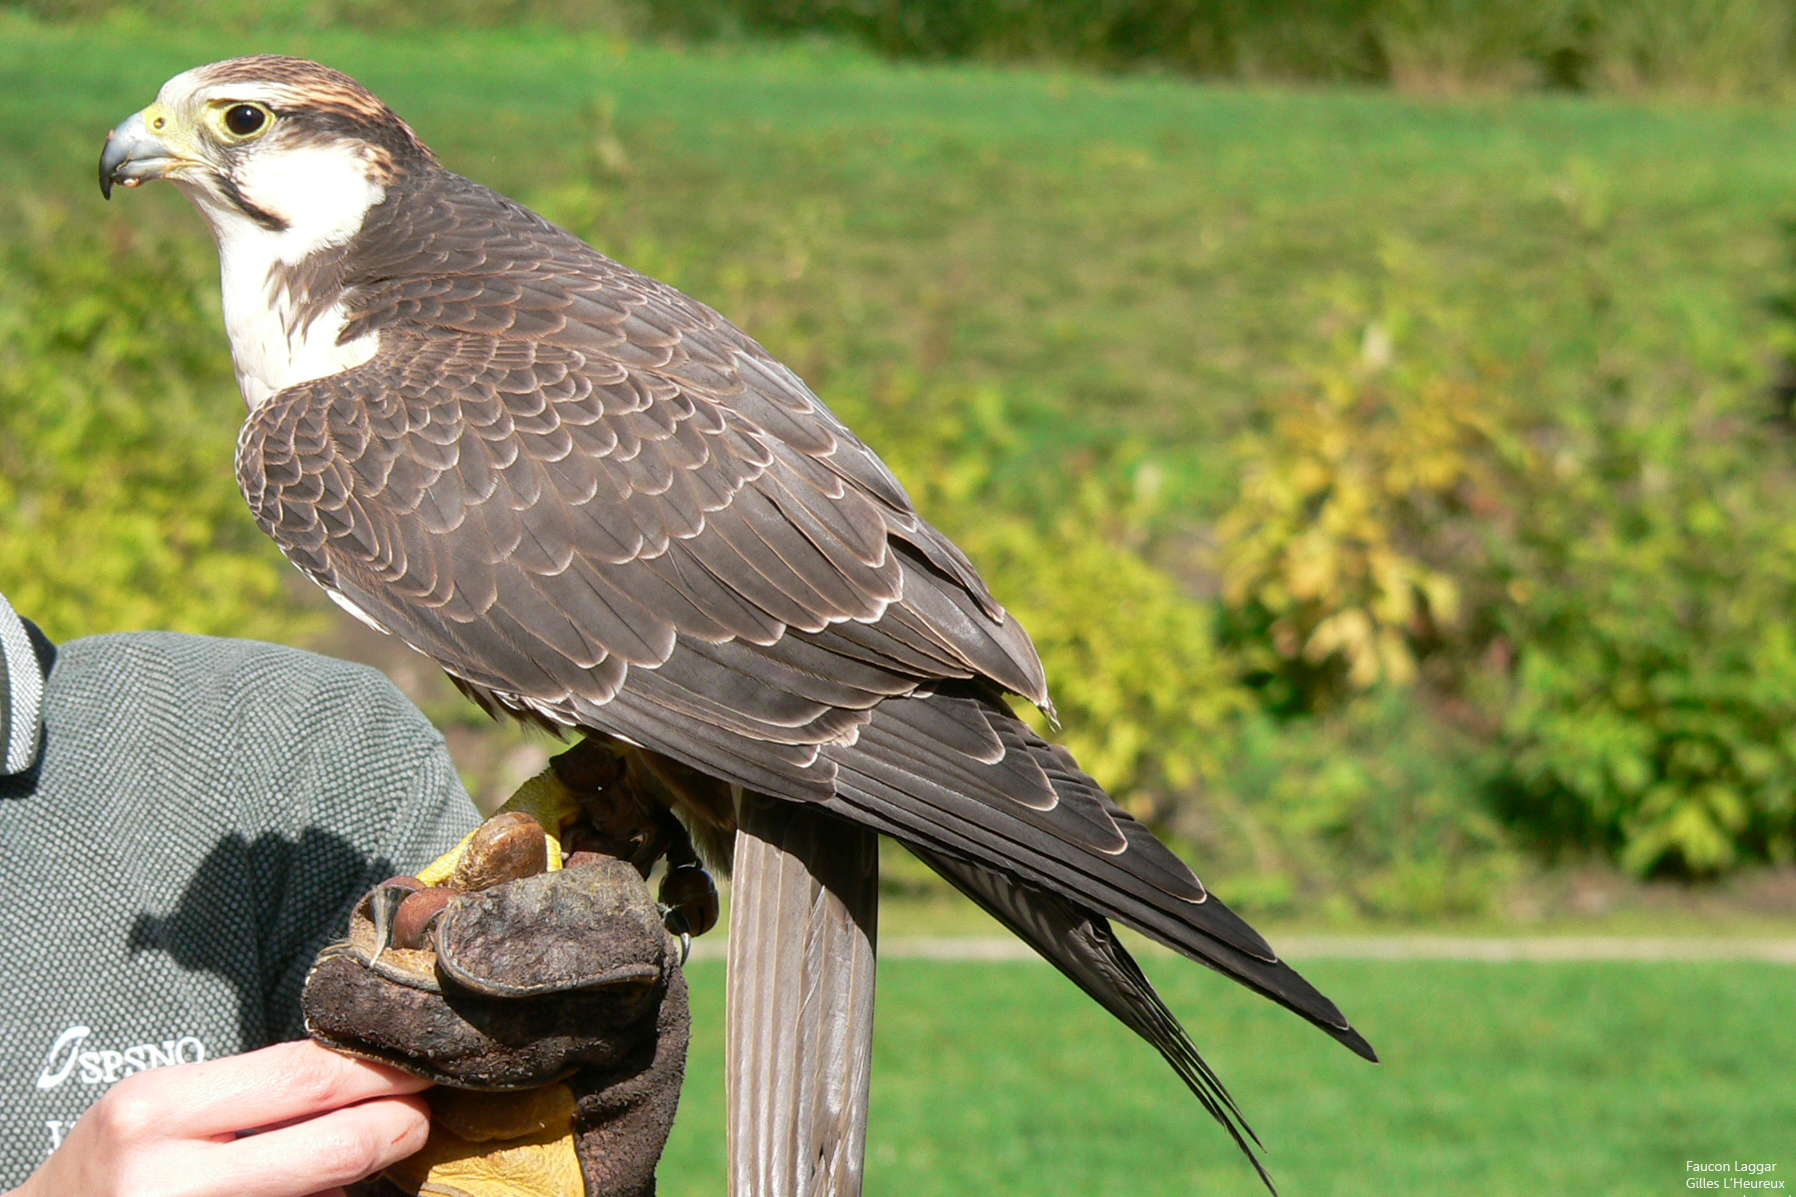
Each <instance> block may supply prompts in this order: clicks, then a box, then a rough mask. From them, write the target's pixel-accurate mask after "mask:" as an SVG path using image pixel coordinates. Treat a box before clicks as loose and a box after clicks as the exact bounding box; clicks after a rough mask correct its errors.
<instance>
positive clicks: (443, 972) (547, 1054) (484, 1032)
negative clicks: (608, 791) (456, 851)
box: [303, 813, 689, 1197]
mask: <svg viewBox="0 0 1796 1197" xmlns="http://www.w3.org/2000/svg"><path fill="white" fill-rule="evenodd" d="M542 836H543V833H542V829H541V827H540V825H538V824H536V823H535V821H534V820H532V819H530V818H529V817H528V816H525V815H519V814H515V813H514V814H505V815H499V816H495V818H494V819H492V820H489V821H488V823H486V824H485V825H483V826H482V828H481V829H480V831H478V832H476V833H475V835H474V837H472V839H471V840H470V841H469V843H468V846H467V851H466V853H465V854H464V856H463V857H462V859H461V862H460V864H458V866H457V867H456V870H455V875H454V876H453V877H451V878H450V879H449V881H448V882H446V883H445V884H444V885H442V886H439V887H434V888H427V887H423V886H421V885H420V883H419V882H418V881H417V880H416V879H415V878H395V879H393V880H392V881H389V882H386V883H384V884H383V885H380V886H377V887H376V888H375V889H374V890H373V891H372V892H370V893H369V895H368V896H367V897H366V898H364V899H363V900H362V902H361V904H360V905H359V906H358V908H357V909H356V911H355V914H354V915H353V917H352V918H351V921H350V928H349V935H348V937H347V938H345V939H343V940H340V941H338V942H337V943H335V944H332V945H331V946H329V947H327V948H326V949H325V950H324V951H323V952H321V953H319V956H318V959H317V961H316V963H315V964H314V965H313V967H312V973H311V975H310V976H309V977H308V978H307V979H306V988H305V995H304V999H303V1001H304V1009H305V1017H306V1029H307V1031H308V1032H309V1033H310V1034H311V1035H312V1037H313V1038H314V1039H317V1040H318V1041H319V1042H321V1043H324V1044H325V1045H327V1046H329V1047H333V1048H336V1049H338V1050H341V1051H345V1052H348V1053H350V1054H352V1055H356V1056H361V1057H364V1058H366V1059H372V1060H379V1061H381V1062H383V1063H387V1064H392V1065H394V1066H396V1067H399V1068H403V1069H405V1070H407V1071H409V1072H414V1073H417V1074H419V1075H421V1076H426V1077H429V1078H431V1079H432V1080H435V1081H437V1082H438V1087H437V1088H435V1089H433V1090H431V1091H430V1094H429V1100H430V1103H431V1110H432V1119H431V1122H432V1130H431V1137H430V1142H429V1144H428V1145H427V1146H426V1147H425V1149H424V1150H423V1151H422V1152H420V1153H419V1154H418V1155H417V1156H414V1157H412V1159H410V1160H408V1161H406V1162H405V1163H404V1164H401V1165H399V1166H397V1167H395V1168H392V1169H389V1170H388V1172H387V1173H386V1174H385V1176H384V1178H383V1183H384V1184H387V1185H390V1186H393V1187H394V1188H397V1190H398V1191H399V1192H403V1193H412V1194H425V1195H430V1197H638V1195H647V1194H653V1193H654V1191H655V1164H656V1163H657V1161H659V1159H660V1157H661V1150H662V1148H663V1146H664V1145H665V1144H666V1142H667V1134H668V1131H669V1129H670V1128H671V1126H672V1125H673V1117H674V1110H675V1107H676V1105H677V1104H678V1101H679V1092H680V1082H681V1079H682V1076H683V1074H684V1070H685V1061H686V1044H687V1037H688V1030H689V1022H688V1013H687V1004H686V984H685V979H684V977H683V976H682V975H681V972H680V968H679V959H680V943H679V941H678V940H677V939H675V938H674V937H673V936H671V935H669V934H668V932H667V931H666V930H665V929H664V928H663V926H662V914H661V910H660V908H659V907H658V906H657V905H656V903H655V901H654V900H653V898H652V897H651V896H650V895H649V891H648V888H647V886H646V885H645V883H644V881H643V877H642V874H641V873H640V872H639V871H638V870H637V868H636V867H635V866H633V865H631V864H629V863H627V862H625V861H622V860H618V859H616V858H613V857H608V856H601V855H597V854H594V853H588V852H580V853H576V854H575V855H574V856H572V857H571V858H569V860H568V864H567V867H566V868H563V869H559V870H556V871H553V872H549V871H543V870H544V869H545V868H546V865H547V860H546V856H547V854H546V853H544V852H543V851H542ZM385 1191H388V1192H391V1191H392V1188H389V1189H387V1190H385Z"/></svg>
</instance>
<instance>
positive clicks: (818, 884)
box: [726, 795, 879, 1197]
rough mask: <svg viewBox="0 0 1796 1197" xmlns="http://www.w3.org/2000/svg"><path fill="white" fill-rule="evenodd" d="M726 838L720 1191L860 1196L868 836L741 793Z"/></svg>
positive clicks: (869, 931)
mask: <svg viewBox="0 0 1796 1197" xmlns="http://www.w3.org/2000/svg"><path fill="white" fill-rule="evenodd" d="M740 811H741V814H740V820H741V822H740V829H739V830H738V832H737V835H736V848H735V870H734V901H733V902H732V904H731V907H730V960H729V982H728V984H729V990H728V1009H727V1012H726V1023H727V1029H726V1055H727V1060H728V1063H727V1065H726V1073H727V1090H728V1104H729V1115H728V1117H729V1174H730V1192H731V1193H733V1194H736V1195H738V1197H853V1195H855V1194H858V1193H859V1192H860V1190H861V1176H862V1160H863V1156H864V1153H865V1150H866V1135H867V1087H868V1076H869V1073H870V1069H871V1051H872V1039H873V946H874V918H875V912H876V910H877V904H878V900H879V891H878V861H879V855H878V849H879V843H878V837H877V836H875V835H874V833H873V832H871V831H869V830H867V829H866V828H865V827H857V826H855V825H854V824H852V823H847V822H844V821H843V820H841V819H838V818H836V817H834V816H832V815H828V814H825V813H823V812H821V811H819V810H817V809H816V808H815V807H810V806H804V805H801V804H798V803H792V802H772V801H767V800H764V799H760V798H757V797H756V796H754V795H748V796H746V797H745V798H744V799H743V802H742V804H741V808H740Z"/></svg>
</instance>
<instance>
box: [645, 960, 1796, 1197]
mask: <svg viewBox="0 0 1796 1197" xmlns="http://www.w3.org/2000/svg"><path fill="white" fill-rule="evenodd" d="M1148 968H1149V971H1150V972H1151V973H1153V974H1154V978H1155V981H1156V983H1157V984H1158V985H1160V987H1161V988H1162V991H1163V992H1164V993H1165V994H1166V997H1167V999H1168V1001H1169V1002H1170V1003H1171V1004H1172V1006H1173V1007H1174V1009H1176V1010H1178V1011H1179V1012H1180V1013H1181V1014H1182V1015H1183V1016H1184V1018H1185V1020H1186V1022H1187V1026H1188V1027H1189V1029H1190V1031H1191V1033H1192V1036H1193V1038H1194V1039H1195V1040H1196V1042H1197V1043H1198V1045H1199V1047H1200V1049H1202V1050H1203V1051H1204V1052H1205V1054H1206V1057H1207V1058H1208V1059H1209V1061H1210V1062H1211V1064H1213V1065H1214V1066H1215V1067H1216V1069H1217V1070H1218V1072H1220V1073H1221V1075H1222V1077H1223V1080H1224V1081H1225V1082H1226V1083H1227V1084H1228V1085H1229V1087H1230V1090H1231V1092H1233V1093H1234V1095H1235V1098H1236V1100H1237V1101H1238V1102H1239V1103H1240V1104H1241V1106H1242V1108H1243V1109H1244V1110H1245V1111H1246V1113H1247V1116H1248V1118H1249V1119H1250V1121H1251V1122H1252V1124H1253V1126H1254V1128H1255V1130H1257V1131H1258V1132H1259V1135H1260V1137H1261V1139H1262V1140H1263V1141H1264V1142H1265V1144H1266V1147H1267V1155H1266V1159H1267V1161H1268V1164H1269V1166H1270V1168H1271V1169H1272V1172H1273V1176H1274V1179H1275V1180H1276V1181H1277V1182H1278V1184H1279V1186H1280V1191H1281V1192H1283V1193H1285V1194H1287V1195H1292V1197H1295V1195H1302V1194H1314V1195H1318V1197H1319V1195H1322V1194H1365V1195H1368V1197H1372V1195H1388V1194H1418V1195H1423V1194H1427V1195H1436V1194H1478V1195H1481V1197H1498V1195H1508V1194H1515V1195H1517V1197H1523V1195H1534V1194H1543V1193H1551V1194H1579V1195H1583V1194H1593V1195H1594V1194H1613V1195H1616V1197H1631V1195H1636V1194H1637V1195H1639V1197H1658V1195H1663V1194H1669V1193H1672V1192H1674V1191H1678V1192H1681V1191H1683V1190H1684V1178H1685V1175H1686V1173H1685V1171H1684V1165H1685V1161H1686V1160H1696V1161H1699V1162H1711V1161H1714V1162H1720V1161H1732V1160H1744V1161H1756V1162H1760V1163H1775V1164H1776V1165H1777V1171H1776V1172H1775V1173H1770V1174H1769V1175H1771V1176H1775V1177H1783V1178H1785V1179H1786V1180H1787V1179H1788V1176H1789V1174H1790V1173H1791V1172H1792V1171H1796V1083H1793V1081H1796V1021H1793V1020H1792V1019H1791V1018H1790V1010H1791V995H1792V992H1793V985H1792V982H1793V980H1796V977H1793V976H1792V972H1791V970H1790V969H1789V968H1787V967H1782V966H1776V965H1752V964H1615V963H1609V964H1551V965H1545V964H1533V965H1521V964H1503V965H1488V964H1461V963H1443V962H1438V961H1436V962H1422V961H1418V962H1400V963H1377V964H1373V963H1361V962H1341V961H1334V962H1328V961H1319V962H1317V963H1315V964H1313V965H1310V966H1308V967H1306V968H1305V970H1304V971H1305V973H1306V975H1309V976H1310V977H1312V979H1314V980H1315V981H1316V982H1317V983H1318V984H1319V985H1320V986H1321V987H1322V988H1323V989H1324V990H1325V991H1326V992H1327V993H1329V994H1330V995H1331V996H1333V997H1334V998H1336V999H1337V1000H1338V1001H1339V1002H1340V1004H1341V1005H1342V1007H1343V1008H1345V1009H1346V1010H1347V1011H1348V1013H1349V1015H1350V1016H1351V1017H1352V1018H1353V1019H1354V1021H1355V1022H1356V1024H1357V1025H1359V1026H1360V1027H1361V1028H1363V1029H1364V1031H1365V1032H1366V1034H1367V1036H1368V1037H1369V1038H1370V1039H1371V1040H1372V1042H1373V1044H1374V1045H1376V1046H1377V1048H1378V1049H1379V1051H1380V1052H1381V1053H1382V1055H1383V1057H1384V1063H1383V1064H1382V1065H1380V1066H1378V1067H1372V1066H1370V1065H1367V1064H1365V1063H1363V1062H1362V1061H1360V1060H1358V1059H1357V1058H1355V1057H1353V1056H1351V1055H1349V1054H1348V1053H1347V1052H1345V1051H1343V1050H1341V1049H1340V1048H1339V1047H1336V1046H1335V1045H1334V1044H1333V1043H1332V1042H1331V1041H1329V1040H1328V1039H1327V1038H1325V1037H1324V1036H1323V1035H1321V1034H1320V1033H1318V1032H1316V1031H1314V1030H1312V1029H1311V1028H1309V1027H1308V1026H1307V1024H1304V1023H1301V1022H1300V1021H1299V1020H1297V1019H1296V1018H1294V1017H1291V1016H1289V1015H1287V1014H1285V1013H1284V1012H1282V1011H1280V1010H1278V1009H1276V1008H1275V1007H1273V1006H1271V1005H1270V1004H1269V1003H1266V1002H1264V1001H1261V1000H1260V999H1258V998H1255V997H1253V996H1252V995H1250V994H1247V993H1246V992H1244V991H1242V990H1240V989H1238V988H1237V987H1235V986H1233V985H1230V984H1228V983H1226V982H1224V981H1223V980H1222V979H1221V978H1219V977H1216V976H1214V975H1212V974H1210V973H1208V972H1206V971H1205V970H1203V969H1200V968H1198V967H1196V966H1193V965H1189V964H1186V963H1184V962H1181V961H1170V960H1164V959H1161V960H1153V961H1150V962H1149V964H1148ZM689 976H690V978H691V980H692V983H693V989H694V1015H695V1023H696V1030H695V1037H694V1043H693V1050H692V1057H691V1062H690V1064H689V1066H688V1080H687V1084H686V1090H685V1096H684V1098H683V1099H682V1106H681V1114H680V1118H679V1121H678V1123H677V1125H676V1126H675V1128H674V1136H673V1140H672V1142H671V1143H670V1145H669V1148H668V1152H667V1155H666V1157H665V1160H664V1162H663V1164H662V1168H661V1178H662V1192H663V1193H665V1194H667V1195H668V1197H687V1195H688V1194H690V1195H694V1197H696V1195H699V1194H714V1193H716V1192H718V1191H719V1188H720V1185H721V1177H722V1174H723V1138H722V1134H723V1129H722V1128H723V1114H722V1104H723V1101H722V1094H723V1086H722V1073H721V1069H722V1032H721V1028H722V1020H723V998H722V979H723V969H722V965H721V964H718V963H714V962H707V963H698V964H695V965H693V966H692V968H691V969H690V970H689ZM867 1155H868V1164H867V1168H868V1181H867V1191H868V1192H869V1193H871V1194H894V1195H896V1194H904V1195H906V1197H924V1195H928V1194H942V1195H944V1197H947V1195H957V1197H958V1195H962V1194H972V1193H979V1194H986V1193H1031V1194H1067V1195H1069V1197H1096V1195H1099V1194H1128V1195H1130V1197H1136V1195H1147V1194H1169V1195H1170V1194H1181V1195H1191V1194H1200V1193H1201V1194H1241V1195H1242V1197H1250V1195H1251V1194H1254V1193H1257V1192H1262V1191H1263V1190H1261V1189H1259V1187H1258V1181H1257V1180H1256V1179H1254V1177H1253V1174H1252V1172H1251V1170H1250V1169H1249V1168H1248V1167H1247V1166H1246V1165H1245V1163H1243V1162H1242V1161H1241V1160H1240V1159H1239V1158H1238V1157H1237V1156H1236V1155H1235V1153H1234V1148H1233V1147H1232V1146H1230V1145H1229V1144H1228V1142H1227V1140H1226V1139H1225V1137H1224V1136H1223V1134H1222V1132H1221V1131H1220V1129H1218V1128H1217V1127H1215V1126H1214V1125H1212V1124H1211V1123H1210V1122H1209V1120H1208V1118H1207V1117H1206V1116H1205V1115H1204V1114H1203V1112H1202V1111H1201V1110H1200V1109H1199V1108H1198V1107H1197V1104H1196V1102H1195V1101H1193V1100H1192V1099H1191V1098H1190V1097H1189V1095H1188V1094H1187V1093H1186V1092H1185V1091H1184V1090H1183V1089H1182V1088H1181V1087H1180V1085H1179V1084H1178V1082H1177V1081H1176V1080H1175V1079H1174V1078H1173V1076H1172V1074H1171V1073H1170V1072H1169V1071H1168V1070H1166V1069H1165V1068H1164V1066H1162V1065H1161V1063H1160V1061H1159V1058H1158V1057H1157V1056H1155V1055H1154V1053H1153V1052H1152V1051H1151V1050H1149V1049H1148V1048H1147V1047H1145V1045H1143V1044H1141V1043H1139V1042H1138V1041H1136V1040H1134V1039H1133V1038H1132V1037H1131V1036H1130V1035H1129V1034H1128V1033H1127V1032H1125V1031H1123V1030H1121V1029H1120V1028H1119V1027H1117V1026H1116V1025H1114V1024H1113V1023H1111V1021H1110V1020H1109V1019H1108V1018H1106V1017H1105V1016H1104V1015H1103V1014H1102V1013H1101V1012H1099V1011H1098V1010H1097V1009H1096V1008H1095V1007H1093V1006H1092V1005H1091V1004H1090V1003H1089V1002H1087V1001H1086V1000H1085V999H1084V998H1083V996H1082V995H1080V994H1078V993H1077V992H1076V991H1075V990H1074V989H1073V988H1072V987H1071V986H1070V985H1068V984H1066V983H1065V982H1064V981H1062V980H1061V979H1060V977H1059V976H1058V975H1056V974H1054V973H1052V972H1051V971H1050V970H1049V969H1047V968H1046V967H1045V966H1040V965H1036V964H1033V963H1014V964H965V963H954V964H944V963H934V962H925V961H916V960H897V961H887V962H885V963H883V964H882V965H881V966H880V1005H879V1015H878V1032H877V1037H876V1042H875V1054H874V1074H873V1113H872V1121H871V1129H870V1131H869V1147H868V1152H867Z"/></svg>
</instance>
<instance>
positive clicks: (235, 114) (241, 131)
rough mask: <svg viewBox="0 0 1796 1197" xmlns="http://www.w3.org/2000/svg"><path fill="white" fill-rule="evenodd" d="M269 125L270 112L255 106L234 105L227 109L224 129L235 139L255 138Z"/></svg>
mask: <svg viewBox="0 0 1796 1197" xmlns="http://www.w3.org/2000/svg"><path fill="white" fill-rule="evenodd" d="M267 123H268V110H267V109H266V108H259V107H257V106H256V105H254V104H232V105H231V106H230V107H229V108H227V109H225V113H224V127H225V128H226V129H227V130H229V131H230V133H231V136H233V137H253V136H255V135H256V134H257V133H260V132H261V131H262V126H264V125H266V124H267Z"/></svg>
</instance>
